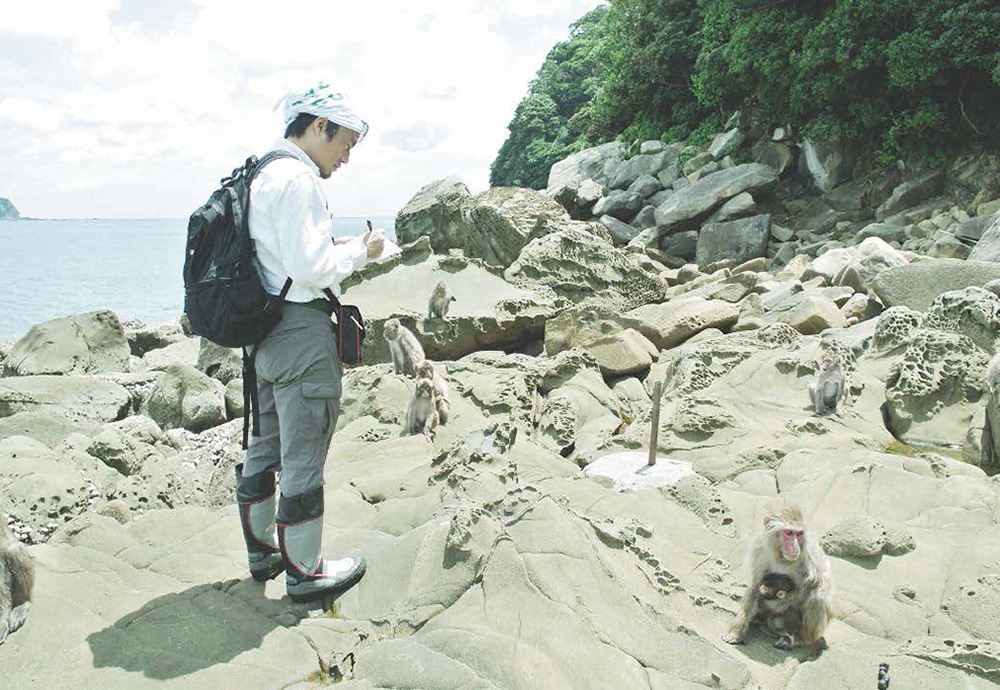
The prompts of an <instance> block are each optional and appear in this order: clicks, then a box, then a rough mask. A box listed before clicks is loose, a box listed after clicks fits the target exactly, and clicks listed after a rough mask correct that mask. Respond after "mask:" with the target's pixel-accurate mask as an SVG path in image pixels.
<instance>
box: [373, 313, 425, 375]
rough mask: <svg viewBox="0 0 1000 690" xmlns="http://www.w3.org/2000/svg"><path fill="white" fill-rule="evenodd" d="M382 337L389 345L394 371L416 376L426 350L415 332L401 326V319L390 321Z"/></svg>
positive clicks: (384, 328)
mask: <svg viewBox="0 0 1000 690" xmlns="http://www.w3.org/2000/svg"><path fill="white" fill-rule="evenodd" d="M382 336H383V337H384V338H385V339H386V342H388V343H389V354H390V355H391V356H392V369H393V371H394V372H395V373H397V374H405V375H407V376H414V377H415V376H416V375H417V368H418V367H419V366H420V365H421V364H422V363H423V361H424V359H426V356H425V355H424V348H423V346H421V345H420V341H419V340H417V336H415V335H413V332H412V331H411V330H410V329H409V328H407V327H406V326H404V325H403V324H401V323H400V322H399V319H389V320H387V321H386V322H385V326H383V328H382Z"/></svg>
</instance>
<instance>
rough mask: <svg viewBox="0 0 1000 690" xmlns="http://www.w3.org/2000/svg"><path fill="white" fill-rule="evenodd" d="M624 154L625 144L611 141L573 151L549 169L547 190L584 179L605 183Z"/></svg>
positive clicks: (577, 182) (609, 179) (615, 169)
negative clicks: (577, 151)
mask: <svg viewBox="0 0 1000 690" xmlns="http://www.w3.org/2000/svg"><path fill="white" fill-rule="evenodd" d="M624 155H625V145H624V144H623V143H621V142H620V141H612V142H609V143H607V144H601V145H600V146H595V147H593V148H589V149H584V150H583V151H580V152H579V153H574V154H573V155H572V156H570V157H568V158H564V159H563V160H561V161H559V162H557V163H555V164H554V165H553V166H552V169H551V170H549V182H548V185H546V187H547V189H549V190H557V189H558V188H560V187H563V186H565V185H572V184H579V183H580V182H583V181H584V180H586V179H591V180H594V181H595V182H597V183H599V184H603V185H607V184H608V183H609V182H610V181H611V177H612V176H613V175H614V174H615V171H617V169H618V167H619V166H620V165H621V162H622V156H624Z"/></svg>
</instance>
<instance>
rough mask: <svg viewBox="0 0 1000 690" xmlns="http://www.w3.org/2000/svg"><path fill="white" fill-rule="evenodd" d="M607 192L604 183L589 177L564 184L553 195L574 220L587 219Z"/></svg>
mask: <svg viewBox="0 0 1000 690" xmlns="http://www.w3.org/2000/svg"><path fill="white" fill-rule="evenodd" d="M606 192H607V189H605V187H604V185H602V184H598V183H597V182H594V181H593V180H590V179H587V180H584V181H583V182H581V183H579V184H578V185H577V184H573V185H564V186H562V187H560V188H559V189H557V190H556V191H555V192H554V193H553V194H552V195H551V196H552V198H553V199H555V200H556V201H558V202H559V203H560V204H561V205H562V207H563V208H565V209H566V210H567V211H568V212H569V215H570V218H573V219H574V220H587V219H588V218H591V217H592V216H593V215H594V213H593V211H594V204H596V203H597V202H598V201H600V200H601V198H602V197H603V196H604V194H605V193H606Z"/></svg>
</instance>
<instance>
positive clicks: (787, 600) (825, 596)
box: [722, 506, 833, 646]
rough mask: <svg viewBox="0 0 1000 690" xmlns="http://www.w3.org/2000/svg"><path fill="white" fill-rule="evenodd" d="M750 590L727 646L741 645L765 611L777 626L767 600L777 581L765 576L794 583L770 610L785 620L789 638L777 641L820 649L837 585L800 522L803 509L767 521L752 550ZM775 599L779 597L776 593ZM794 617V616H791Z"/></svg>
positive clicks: (794, 508)
mask: <svg viewBox="0 0 1000 690" xmlns="http://www.w3.org/2000/svg"><path fill="white" fill-rule="evenodd" d="M749 559H750V571H751V572H750V586H749V587H748V588H747V592H746V595H745V596H744V597H743V605H742V609H741V610H740V612H739V613H738V614H737V615H736V618H735V619H734V620H733V623H732V626H731V627H730V629H729V632H727V633H726V634H725V635H723V636H722V639H723V640H724V641H725V642H728V643H729V644H742V643H743V642H744V641H745V640H746V636H747V632H748V631H749V629H750V624H751V623H752V622H753V621H754V620H757V619H758V617H759V616H760V615H761V614H762V613H763V614H764V617H765V618H766V619H767V621H768V622H769V623H774V622H776V621H773V620H772V618H771V617H770V614H768V610H769V609H768V607H769V606H771V605H770V604H768V605H765V599H764V597H765V596H767V594H764V592H765V591H766V592H768V593H770V592H771V587H772V586H773V585H774V582H775V581H774V579H773V578H772V579H771V580H768V584H767V586H766V588H765V589H762V586H763V585H765V578H766V577H767V576H772V575H779V576H782V577H783V578H784V577H787V578H789V579H790V580H791V586H790V585H788V583H787V581H786V580H784V579H781V580H779V581H778V582H779V583H784V586H783V587H782V590H783V591H784V592H785V596H784V597H781V598H780V602H781V603H779V604H775V605H773V606H772V608H773V609H774V610H776V611H777V610H778V609H780V611H777V613H776V614H775V615H780V616H781V617H782V620H781V625H782V627H783V629H784V630H783V633H787V635H788V637H786V638H783V637H779V639H778V642H779V643H781V644H783V645H785V644H798V642H799V640H801V641H802V643H804V644H805V645H808V646H814V645H817V644H818V643H819V642H820V640H821V639H822V637H823V632H824V631H825V630H826V626H827V624H828V623H829V621H830V619H831V617H832V616H833V612H832V609H831V607H830V599H831V593H832V589H833V581H832V578H831V575H830V562H829V560H827V557H826V555H825V554H824V553H823V551H822V550H821V549H820V548H819V544H818V543H817V542H816V541H814V540H813V539H812V538H810V537H809V536H808V535H807V534H806V529H805V525H804V524H803V520H802V511H801V510H800V509H799V508H798V507H797V506H789V507H787V508H785V509H784V510H782V511H781V512H778V513H775V514H772V515H768V516H767V517H765V518H764V529H763V530H762V531H761V532H760V534H759V535H758V536H757V538H756V539H755V540H754V543H753V545H752V546H751V547H750V552H749ZM775 599H778V597H777V595H776V594H775ZM790 616H792V617H791V618H790Z"/></svg>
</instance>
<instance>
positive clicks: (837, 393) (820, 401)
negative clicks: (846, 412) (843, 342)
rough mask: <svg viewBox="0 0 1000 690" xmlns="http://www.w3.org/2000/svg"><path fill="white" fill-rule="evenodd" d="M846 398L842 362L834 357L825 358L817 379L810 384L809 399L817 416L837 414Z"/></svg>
mask: <svg viewBox="0 0 1000 690" xmlns="http://www.w3.org/2000/svg"><path fill="white" fill-rule="evenodd" d="M843 398H844V372H843V371H842V370H841V368H840V362H838V361H837V360H835V359H833V358H832V357H825V358H824V359H823V364H822V366H821V367H820V370H819V372H817V374H816V379H815V380H814V381H813V382H812V383H810V384H809V399H810V401H812V404H813V407H814V408H815V410H816V414H820V415H823V414H826V413H827V412H834V413H836V412H837V408H838V407H839V406H840V401H841V400H843Z"/></svg>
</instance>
